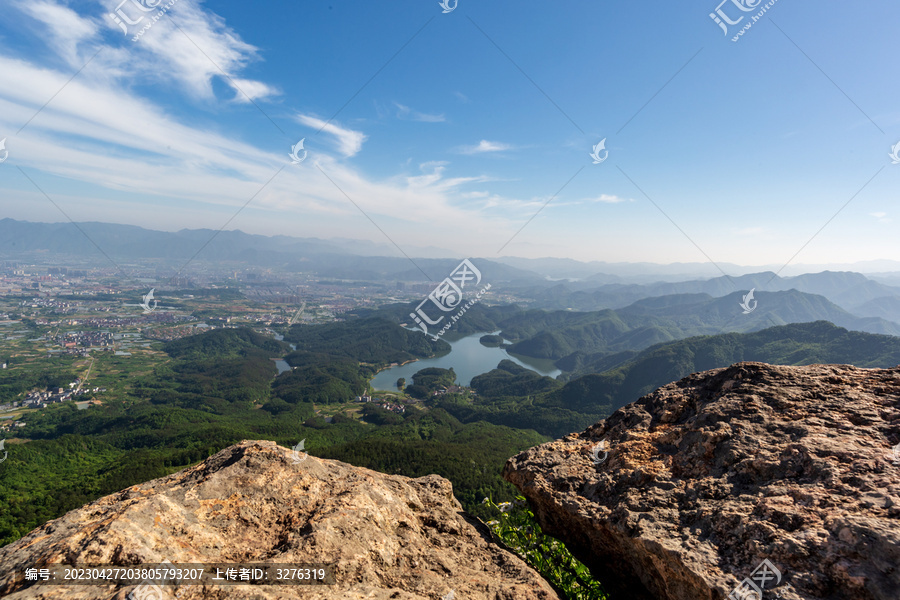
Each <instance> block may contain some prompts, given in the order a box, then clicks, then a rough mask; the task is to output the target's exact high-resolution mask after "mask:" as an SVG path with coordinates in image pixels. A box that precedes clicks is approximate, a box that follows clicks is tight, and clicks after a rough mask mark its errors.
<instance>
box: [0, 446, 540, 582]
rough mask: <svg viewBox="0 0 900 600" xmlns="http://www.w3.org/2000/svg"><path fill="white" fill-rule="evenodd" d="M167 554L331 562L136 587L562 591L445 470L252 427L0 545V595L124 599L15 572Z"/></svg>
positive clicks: (205, 559) (174, 558)
mask: <svg viewBox="0 0 900 600" xmlns="http://www.w3.org/2000/svg"><path fill="white" fill-rule="evenodd" d="M164 561H169V562H171V563H176V564H179V565H180V564H185V563H204V564H207V565H209V564H214V563H285V564H288V563H291V564H298V563H301V564H302V563H307V564H308V563H320V564H321V563H326V564H331V565H333V577H334V581H335V583H334V584H333V585H315V586H277V585H237V586H223V585H214V584H210V585H194V586H191V587H185V586H180V587H178V588H177V589H176V588H175V587H174V586H166V587H161V588H151V587H147V588H145V592H146V593H144V595H143V598H144V600H164V598H173V597H176V591H177V598H178V599H179V600H197V599H201V598H202V599H213V598H215V599H222V600H224V599H226V598H227V599H237V598H258V599H265V600H269V599H273V600H274V599H287V598H304V599H309V600H326V599H327V600H331V599H341V600H347V599H355V598H360V599H362V598H365V599H367V600H387V599H389V598H390V599H392V600H425V599H427V600H440V599H442V598H447V599H449V598H455V599H457V600H470V599H485V600H487V599H491V600H557V598H558V597H557V595H556V593H555V592H554V591H553V590H552V589H551V588H550V587H549V586H548V584H547V583H546V582H545V581H544V580H543V579H541V578H540V576H538V575H537V574H536V573H535V572H534V571H532V570H531V569H530V568H529V567H528V566H527V565H525V564H524V563H523V562H522V561H521V560H519V559H518V558H516V557H515V556H514V555H512V554H511V553H509V552H508V551H506V550H504V549H502V548H500V547H498V546H497V545H495V544H494V543H492V542H491V537H490V532H489V531H488V529H487V528H486V527H485V526H484V525H482V524H480V523H479V522H478V521H477V520H475V519H473V518H471V517H468V516H467V515H466V514H464V513H463V512H462V509H461V506H460V504H459V503H458V502H457V500H456V499H455V498H454V497H453V494H452V489H451V486H450V483H449V482H448V481H446V480H445V479H442V478H441V477H438V476H436V475H431V476H428V477H421V478H418V479H409V478H406V477H401V476H391V475H383V474H380V473H376V472H374V471H369V470H367V469H362V468H357V467H352V466H350V465H347V464H344V463H341V462H338V461H334V460H322V459H318V458H315V457H312V456H308V455H306V454H305V453H298V454H296V455H294V454H292V451H291V450H289V449H286V448H282V447H280V446H277V445H276V444H275V443H274V442H258V441H253V442H243V443H241V444H238V445H235V446H232V447H230V448H227V449H225V450H222V451H221V452H219V453H218V454H216V455H214V456H212V457H210V458H209V459H207V460H206V461H204V462H203V463H201V464H199V465H197V466H195V467H191V468H188V469H185V470H183V471H180V472H178V473H175V474H173V475H170V476H168V477H164V478H161V479H157V480H154V481H150V482H148V483H144V484H141V485H137V486H133V487H131V488H128V489H126V490H124V491H122V492H119V493H117V494H113V495H110V496H107V497H105V498H101V499H100V500H97V501H95V502H92V503H90V504H88V505H86V506H84V507H82V508H80V509H77V510H73V511H71V512H69V513H68V514H66V515H65V516H63V517H61V518H59V519H56V520H54V521H50V522H48V523H47V524H45V525H44V526H42V527H40V528H38V529H35V530H34V531H32V532H31V533H29V534H28V535H27V536H25V537H24V538H22V539H20V540H18V541H16V542H14V543H12V544H9V545H8V546H5V547H3V548H0V565H2V569H0V596H2V597H4V598H8V599H11V600H17V599H24V598H48V599H49V598H66V599H101V598H102V599H104V600H106V599H117V600H123V599H124V598H126V596H127V595H128V594H129V593H130V592H133V591H134V590H135V586H133V585H129V586H122V585H93V584H92V585H87V586H85V585H79V586H53V585H47V584H44V583H35V582H33V581H24V580H23V576H24V574H25V571H26V569H28V568H41V567H46V566H48V565H52V564H55V563H64V564H115V565H121V566H127V565H139V564H151V563H163V562H164ZM160 589H161V591H162V593H160ZM154 594H156V595H154ZM138 600H140V599H138Z"/></svg>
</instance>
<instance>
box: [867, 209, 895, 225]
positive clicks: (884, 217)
mask: <svg viewBox="0 0 900 600" xmlns="http://www.w3.org/2000/svg"><path fill="white" fill-rule="evenodd" d="M869 216H872V217H875V218H876V219H878V222H879V223H890V222H891V218H890V217H888V214H887V213H886V212H873V213H869Z"/></svg>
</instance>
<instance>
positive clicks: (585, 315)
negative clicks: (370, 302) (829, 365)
mask: <svg viewBox="0 0 900 600" xmlns="http://www.w3.org/2000/svg"><path fill="white" fill-rule="evenodd" d="M741 299H742V292H735V293H733V294H730V295H727V296H723V297H720V298H713V297H712V296H710V295H708V294H672V295H669V296H660V297H656V298H645V299H642V300H639V301H637V302H635V303H633V304H631V305H629V306H627V307H625V308H620V309H616V310H612V309H606V310H599V311H591V312H575V311H569V310H555V311H545V310H538V309H529V310H525V309H522V308H519V307H517V306H493V307H492V306H483V305H480V304H478V305H475V306H473V307H472V308H470V309H469V310H468V311H467V312H466V318H465V319H461V320H460V321H459V322H457V323H455V324H454V327H453V330H452V331H453V332H454V333H455V334H458V335H462V334H469V333H477V332H482V333H483V332H489V331H496V330H500V331H501V335H502V336H503V337H504V338H505V339H507V340H510V341H512V342H513V344H512V345H511V346H509V347H508V348H507V349H508V350H509V351H510V352H512V353H514V354H521V355H524V356H531V357H534V358H545V359H547V358H549V359H554V360H557V361H558V362H557V366H558V367H560V368H561V369H568V367H570V366H571V361H570V360H568V359H567V357H569V356H570V355H572V354H573V353H584V354H604V355H609V354H616V353H620V352H627V351H640V350H644V349H646V348H649V347H650V346H653V345H654V344H659V343H664V342H670V341H674V340H680V339H684V338H688V337H692V336H699V335H716V334H720V333H727V332H731V331H736V332H752V331H759V330H762V329H766V328H768V327H772V326H773V325H774V326H778V325H785V324H789V323H810V322H814V321H822V320H825V321H829V322H831V323H834V324H836V325H838V326H840V327H846V328H848V329H853V330H856V331H865V332H869V333H881V334H888V335H896V336H900V324H897V323H893V322H891V321H886V320H884V319H881V318H876V317H866V318H861V317H856V316H854V315H852V314H850V313H848V312H847V311H845V310H844V309H842V308H840V307H839V306H837V305H836V304H833V303H832V302H830V301H829V300H827V299H826V298H825V297H824V296H817V295H814V294H808V293H804V292H798V291H796V290H788V291H780V292H758V293H757V294H756V300H757V301H758V306H757V308H756V309H755V310H754V311H753V312H752V313H750V314H743V310H742V309H741V307H740V302H741ZM409 311H410V307H409V306H407V305H391V306H388V307H384V308H383V309H382V310H381V311H380V312H377V311H367V312H366V313H364V314H369V315H371V314H381V315H383V316H384V317H385V318H390V319H393V320H394V321H396V322H405V321H406V320H407V319H408V313H409ZM412 333H415V334H418V335H419V336H420V337H423V338H424V337H425V336H424V335H422V333H421V332H417V331H414V332H412Z"/></svg>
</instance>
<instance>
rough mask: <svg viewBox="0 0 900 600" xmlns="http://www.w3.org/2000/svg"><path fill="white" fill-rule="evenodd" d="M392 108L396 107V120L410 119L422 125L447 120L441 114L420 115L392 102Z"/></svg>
mask: <svg viewBox="0 0 900 600" xmlns="http://www.w3.org/2000/svg"><path fill="white" fill-rule="evenodd" d="M394 106H396V107H397V118H398V119H412V120H413V121H421V122H423V123H443V122H444V121H446V120H447V119H446V117H444V115H443V114H440V115H430V114H426V113H420V112H417V111H414V110H412V109H411V108H410V107H408V106H404V105H403V104H400V103H399V102H394Z"/></svg>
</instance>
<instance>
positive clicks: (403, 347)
mask: <svg viewBox="0 0 900 600" xmlns="http://www.w3.org/2000/svg"><path fill="white" fill-rule="evenodd" d="M284 339H285V341H288V342H293V343H294V344H296V345H297V350H299V351H309V352H319V353H323V354H327V355H329V356H334V357H344V358H350V359H353V360H355V361H359V362H363V363H369V364H374V365H386V364H390V363H393V362H397V363H401V362H407V361H410V360H413V359H416V358H427V357H430V356H435V355H437V354H445V353H447V352H449V351H450V345H449V344H448V343H447V342H444V341H443V340H437V341H434V340H432V339H431V338H428V337H425V336H424V335H422V332H421V331H409V330H407V329H403V328H402V327H397V325H396V324H394V323H391V322H390V321H388V320H386V319H383V318H377V317H375V318H362V319H353V320H351V321H346V322H337V323H328V324H326V325H294V326H292V327H291V328H290V330H289V331H288V332H287V333H285V335H284ZM289 362H290V361H289Z"/></svg>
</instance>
